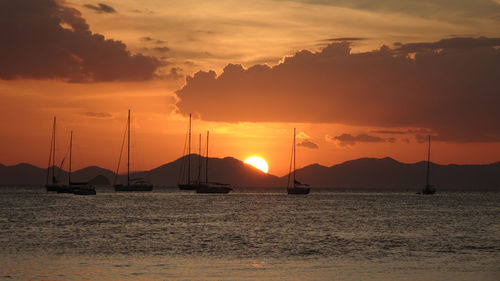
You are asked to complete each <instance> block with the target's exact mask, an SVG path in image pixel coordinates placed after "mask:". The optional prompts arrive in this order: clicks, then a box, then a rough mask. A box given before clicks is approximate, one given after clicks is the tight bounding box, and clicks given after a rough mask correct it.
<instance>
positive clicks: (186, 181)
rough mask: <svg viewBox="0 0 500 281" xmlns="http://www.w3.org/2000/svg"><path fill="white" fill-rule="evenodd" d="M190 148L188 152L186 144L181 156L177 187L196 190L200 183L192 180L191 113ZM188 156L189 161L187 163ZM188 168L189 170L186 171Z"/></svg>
mask: <svg viewBox="0 0 500 281" xmlns="http://www.w3.org/2000/svg"><path fill="white" fill-rule="evenodd" d="M187 137H188V145H187V147H188V150H187V154H186V145H185V144H184V151H183V156H182V158H181V170H180V172H179V180H178V183H177V187H179V189H180V190H196V187H197V186H198V183H195V182H191V114H189V126H188V134H187ZM186 158H187V163H186ZM186 170H187V171H186Z"/></svg>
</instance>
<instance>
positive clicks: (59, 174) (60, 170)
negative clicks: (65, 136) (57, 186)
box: [54, 147, 69, 181]
mask: <svg viewBox="0 0 500 281" xmlns="http://www.w3.org/2000/svg"><path fill="white" fill-rule="evenodd" d="M68 154H69V147H68V150H66V154H64V157H63V158H62V160H61V164H59V171H58V172H57V176H56V177H54V179H55V180H57V181H59V177H60V176H61V173H62V167H63V165H64V161H65V160H66V157H68Z"/></svg>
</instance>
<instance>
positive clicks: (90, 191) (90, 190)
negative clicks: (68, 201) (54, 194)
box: [73, 188, 97, 195]
mask: <svg viewBox="0 0 500 281" xmlns="http://www.w3.org/2000/svg"><path fill="white" fill-rule="evenodd" d="M73 194H75V195H96V194H97V192H96V191H95V189H94V188H75V189H73Z"/></svg>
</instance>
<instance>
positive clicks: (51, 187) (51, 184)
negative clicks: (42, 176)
mask: <svg viewBox="0 0 500 281" xmlns="http://www.w3.org/2000/svg"><path fill="white" fill-rule="evenodd" d="M63 163H64V159H63V161H62V162H61V166H60V167H59V171H61V170H60V169H61V168H62V164H63ZM55 168H56V117H55V116H54V124H53V127H52V139H51V141H50V154H49V165H48V167H47V179H46V182H45V189H46V190H47V191H55V192H57V191H58V190H62V189H63V188H64V186H63V185H61V184H60V183H59V180H58V178H59V177H58V176H56V171H55ZM51 172H52V173H51Z"/></svg>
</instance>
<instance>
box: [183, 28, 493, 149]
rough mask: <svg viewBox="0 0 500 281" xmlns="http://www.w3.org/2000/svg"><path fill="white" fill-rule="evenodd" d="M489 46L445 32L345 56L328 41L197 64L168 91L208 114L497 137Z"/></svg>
mask: <svg viewBox="0 0 500 281" xmlns="http://www.w3.org/2000/svg"><path fill="white" fill-rule="evenodd" d="M498 46H500V38H483V37H482V38H452V39H443V40H441V41H438V42H431V43H418V44H403V45H401V44H400V45H398V46H397V47H394V48H389V47H387V46H382V47H381V48H380V49H379V50H375V51H371V52H364V53H356V54H354V53H351V51H350V43H348V42H336V43H332V44H330V45H328V46H327V47H325V48H324V49H322V50H321V51H319V52H316V53H314V52H310V51H300V52H298V53H296V54H295V55H293V56H291V57H287V58H285V59H284V60H283V62H282V63H280V64H278V65H276V66H273V67H269V66H266V65H256V66H252V67H250V68H248V69H244V68H243V67H242V66H241V65H234V64H229V65H227V66H226V67H225V68H224V71H223V73H222V74H220V75H219V76H217V75H216V73H215V72H213V71H208V72H203V71H200V72H198V73H196V74H194V76H192V77H188V78H187V80H186V84H185V85H184V87H183V88H182V89H180V90H178V91H177V94H178V96H179V98H180V102H179V103H178V107H179V109H180V110H181V112H183V113H187V112H198V113H200V114H201V116H202V118H204V119H206V120H212V121H231V122H238V121H257V122H260V121H266V122H267V121H275V122H312V123H315V122H318V123H324V122H326V123H343V124H348V125H355V126H376V127H386V128H390V127H405V126H406V127H414V128H427V129H429V130H431V131H433V132H434V133H435V134H436V138H440V139H442V140H451V141H458V142H474V141H479V142H483V141H500V122H498V120H500V110H498V108H500V79H499V78H498V77H500V49H499V48H498Z"/></svg>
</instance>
